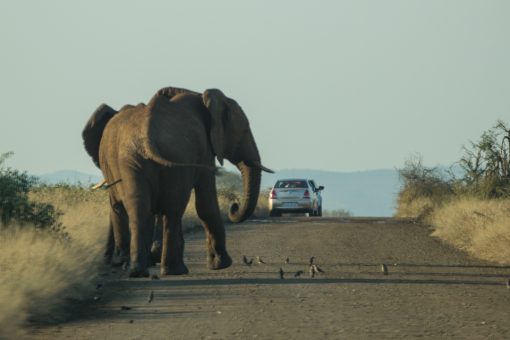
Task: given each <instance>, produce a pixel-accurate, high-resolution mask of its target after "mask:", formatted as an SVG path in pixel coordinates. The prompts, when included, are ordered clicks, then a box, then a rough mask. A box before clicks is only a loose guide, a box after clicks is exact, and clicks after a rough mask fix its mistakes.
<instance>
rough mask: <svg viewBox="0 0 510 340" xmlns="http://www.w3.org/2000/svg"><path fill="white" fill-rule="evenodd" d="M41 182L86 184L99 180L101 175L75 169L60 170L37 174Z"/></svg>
mask: <svg viewBox="0 0 510 340" xmlns="http://www.w3.org/2000/svg"><path fill="white" fill-rule="evenodd" d="M37 177H39V179H40V180H41V182H43V183H46V184H58V183H66V184H82V185H85V186H88V185H90V184H95V183H97V182H99V181H100V180H101V179H102V177H101V176H98V175H91V174H86V173H83V172H79V171H76V170H60V171H55V172H51V173H47V174H42V175H38V176H37Z"/></svg>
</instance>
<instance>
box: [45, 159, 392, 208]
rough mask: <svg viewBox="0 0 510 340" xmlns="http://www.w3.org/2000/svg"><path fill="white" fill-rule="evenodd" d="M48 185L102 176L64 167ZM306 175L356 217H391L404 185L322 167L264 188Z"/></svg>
mask: <svg viewBox="0 0 510 340" xmlns="http://www.w3.org/2000/svg"><path fill="white" fill-rule="evenodd" d="M237 174H238V172H234V173H233V174H230V173H229V172H226V171H224V174H223V176H220V177H218V179H217V182H218V186H222V185H223V186H228V185H227V184H229V183H236V180H235V177H237V176H236V175H237ZM38 177H39V178H40V179H41V181H42V182H44V183H47V184H56V183H68V184H82V185H85V186H88V185H90V184H95V183H97V182H99V181H100V180H101V179H102V178H101V177H100V176H98V175H91V174H86V173H83V172H79V171H75V170H62V171H56V172H52V173H47V174H43V175H40V176H38ZM293 177H298V178H299V177H303V178H311V179H313V180H315V182H316V183H317V185H323V186H324V187H325V190H324V191H323V199H324V209H327V210H337V209H345V210H348V211H349V212H350V213H351V214H353V215H355V216H391V215H393V213H394V210H395V205H396V197H397V193H398V191H399V188H400V183H399V179H398V172H397V171H396V170H388V169H387V170H367V171H358V172H330V171H321V170H299V169H296V170H281V171H277V172H276V173H275V174H267V173H264V174H263V176H262V186H261V189H262V190H263V189H267V188H269V187H272V186H273V185H274V183H275V182H276V180H277V179H279V178H293ZM239 184H240V183H239Z"/></svg>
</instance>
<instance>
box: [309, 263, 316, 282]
mask: <svg viewBox="0 0 510 340" xmlns="http://www.w3.org/2000/svg"><path fill="white" fill-rule="evenodd" d="M308 272H309V273H310V277H311V278H312V279H313V278H314V277H315V269H313V265H311V266H310V268H309V269H308Z"/></svg>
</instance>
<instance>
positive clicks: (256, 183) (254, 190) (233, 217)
mask: <svg viewBox="0 0 510 340" xmlns="http://www.w3.org/2000/svg"><path fill="white" fill-rule="evenodd" d="M236 165H237V168H238V169H239V171H240V172H241V176H242V178H243V190H244V192H243V199H242V201H241V205H240V206H239V204H237V203H233V204H232V206H231V207H230V212H229V214H228V218H229V219H230V221H231V222H233V223H239V222H243V221H244V220H246V219H247V218H248V217H250V216H251V214H252V213H253V211H254V210H255V207H256V206H257V200H258V198H259V192H260V178H261V170H260V168H258V167H253V166H248V165H247V164H246V163H245V162H239V163H237V164H236Z"/></svg>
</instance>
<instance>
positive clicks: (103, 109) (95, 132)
mask: <svg viewBox="0 0 510 340" xmlns="http://www.w3.org/2000/svg"><path fill="white" fill-rule="evenodd" d="M116 113H117V111H115V110H114V109H112V108H111V107H110V106H108V105H106V104H101V105H100V106H99V107H98V108H97V109H96V111H95V112H94V113H93V114H92V116H91V117H90V119H89V121H88V122H87V124H86V125H85V128H84V129H83V132H82V137H83V142H84V144H85V150H87V153H88V154H89V155H90V157H92V160H93V161H94V164H96V166H97V167H98V168H99V144H100V143H101V136H102V135H103V131H104V128H105V127H106V124H107V123H108V121H109V120H110V119H111V118H112V117H113V116H114V115H115V114H116Z"/></svg>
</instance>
